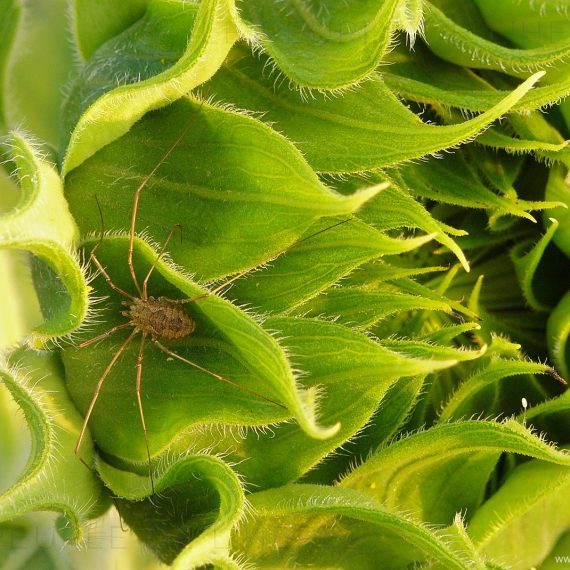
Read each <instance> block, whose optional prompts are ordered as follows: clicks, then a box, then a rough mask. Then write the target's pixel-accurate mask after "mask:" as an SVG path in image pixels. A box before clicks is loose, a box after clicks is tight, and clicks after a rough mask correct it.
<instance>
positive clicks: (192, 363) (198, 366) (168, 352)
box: [152, 338, 287, 409]
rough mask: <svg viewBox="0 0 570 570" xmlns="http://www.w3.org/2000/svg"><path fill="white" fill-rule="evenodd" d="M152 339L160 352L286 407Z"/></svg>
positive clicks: (267, 400)
mask: <svg viewBox="0 0 570 570" xmlns="http://www.w3.org/2000/svg"><path fill="white" fill-rule="evenodd" d="M152 341H153V342H154V344H156V346H158V348H160V350H162V352H164V353H165V354H167V355H168V356H172V357H173V358H177V359H178V360H180V361H182V362H184V363H186V364H189V365H190V366H193V367H194V368H197V369H198V370H201V371H202V372H206V374H209V375H210V376H213V377H214V378H216V380H220V381H222V382H225V383H226V384H229V385H230V386H233V387H234V388H238V389H239V390H243V391H244V392H248V393H249V394H253V395H254V396H257V397H258V398H261V399H262V400H265V401H266V402H269V403H270V404H275V405H276V406H279V407H280V408H284V409H287V408H286V407H285V406H284V405H283V404H280V403H279V402H276V401H275V400H271V399H270V398H266V397H265V396H264V395H263V394H260V393H259V392H256V391H255V390H252V389H251V388H246V387H245V386H241V385H240V384H236V383H235V382H232V381H231V380H228V379H227V378H225V377H224V376H220V375H219V374H216V373H215V372H212V371H211V370H208V369H207V368H204V367H203V366H200V365H199V364H196V363H195V362H192V361H191V360H188V359H187V358H184V357H183V356H180V355H179V354H176V352H173V351H172V350H170V349H169V348H167V347H166V346H164V345H163V344H162V343H161V342H160V341H158V340H157V339H156V338H153V339H152Z"/></svg>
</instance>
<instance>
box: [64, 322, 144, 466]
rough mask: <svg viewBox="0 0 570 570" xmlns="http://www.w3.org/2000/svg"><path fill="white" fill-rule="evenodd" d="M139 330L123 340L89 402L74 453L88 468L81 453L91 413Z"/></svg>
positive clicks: (135, 330)
mask: <svg viewBox="0 0 570 570" xmlns="http://www.w3.org/2000/svg"><path fill="white" fill-rule="evenodd" d="M138 332H139V331H138V330H137V329H134V330H133V332H132V333H131V334H130V335H129V337H128V338H127V340H125V342H123V344H122V345H121V347H120V348H119V350H117V352H116V353H115V356H113V358H112V359H111V362H109V364H108V365H107V368H105V372H103V374H102V375H101V378H99V382H97V388H95V394H93V398H92V399H91V403H90V404H89V408H88V409H87V414H85V419H84V420H83V425H82V426H81V431H80V432H79V437H78V438H77V443H76V444H75V450H74V453H75V456H76V457H77V458H78V459H79V460H80V461H81V463H83V465H85V466H86V467H87V468H88V469H91V467H89V465H87V463H85V461H84V460H83V458H82V457H81V454H80V448H81V443H82V442H83V437H84V436H85V430H86V429H87V424H88V423H89V419H90V418H91V414H92V412H93V408H94V407H95V403H96V402H97V398H99V394H100V393H101V387H102V386H103V382H104V381H105V378H107V376H108V375H109V372H111V369H112V368H113V366H115V364H116V363H117V360H119V358H120V356H121V354H123V352H124V351H125V348H127V345H128V344H129V342H131V340H133V337H134V336H135V335H136V334H137V333H138Z"/></svg>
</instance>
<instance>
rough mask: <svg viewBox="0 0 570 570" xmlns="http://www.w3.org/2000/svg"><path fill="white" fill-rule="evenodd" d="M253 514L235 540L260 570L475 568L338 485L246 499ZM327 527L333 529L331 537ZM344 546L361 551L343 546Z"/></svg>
mask: <svg viewBox="0 0 570 570" xmlns="http://www.w3.org/2000/svg"><path fill="white" fill-rule="evenodd" d="M249 498H250V501H251V503H252V506H253V508H254V513H255V515H254V516H253V517H251V518H250V519H248V520H247V521H246V522H245V523H244V524H243V525H242V526H241V527H240V532H239V534H237V533H236V534H235V535H234V537H233V539H232V544H233V545H234V548H236V549H237V550H238V551H240V552H243V554H244V555H245V556H246V558H247V559H248V560H250V561H252V562H254V563H255V564H256V565H257V566H259V567H261V568H263V567H268V568H270V567H280V566H282V563H283V553H284V552H286V553H287V560H288V562H289V563H290V564H291V563H293V564H295V565H296V567H298V568H311V567H312V568H314V567H315V565H317V566H318V567H321V568H334V567H336V568H338V567H340V568H363V569H367V570H368V569H370V570H372V569H374V568H408V567H413V566H417V565H418V564H421V563H426V562H428V561H429V562H430V568H433V569H434V570H443V569H447V570H451V569H452V568H457V569H461V570H464V569H465V568H477V569H478V570H483V568H484V566H483V565H482V564H481V563H480V562H478V561H477V562H475V561H473V560H469V559H468V558H467V556H466V553H465V548H464V546H463V545H460V546H459V547H457V546H458V545H457V543H456V542H455V540H449V536H448V535H445V534H443V533H439V532H437V531H434V530H430V529H428V528H427V527H425V526H423V525H422V524H421V523H418V522H415V521H413V520H411V519H410V518H409V517H407V516H406V515H401V514H398V513H397V512H394V511H392V510H390V509H387V508H386V507H384V506H381V505H379V504H377V503H374V502H372V501H370V499H369V498H367V497H366V495H364V494H362V493H359V492H357V491H354V490H352V489H347V488H342V487H324V486H319V485H289V486H286V487H280V488H277V489H271V490H268V491H263V492H260V493H254V494H252V495H250V497H249ZM331 529H335V530H334V533H331ZM347 543H348V544H353V545H358V548H347V546H346V545H347Z"/></svg>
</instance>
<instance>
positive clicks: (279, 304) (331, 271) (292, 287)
mask: <svg viewBox="0 0 570 570" xmlns="http://www.w3.org/2000/svg"><path fill="white" fill-rule="evenodd" d="M346 219H347V218H345V220H346ZM342 221H343V220H341V222H334V221H331V220H329V219H326V220H319V221H318V222H317V223H316V224H314V225H313V226H311V227H310V228H309V229H308V230H307V231H306V232H305V237H303V238H302V239H301V240H299V241H298V242H297V243H296V244H294V245H293V246H292V247H291V248H289V249H288V250H287V251H286V252H285V253H284V255H282V256H281V257H279V258H277V259H276V260H274V261H272V262H271V265H270V267H269V268H267V269H265V270H263V271H256V272H254V273H252V274H251V275H249V276H247V277H246V278H244V279H242V280H240V281H238V282H237V283H236V284H235V286H234V287H232V290H231V296H232V298H235V299H236V300H237V301H238V302H239V303H246V304H247V305H249V306H251V307H253V308H254V309H255V310H261V311H264V312H280V311H285V310H289V309H291V308H292V307H295V306H296V305H298V304H299V303H301V302H302V301H305V300H306V299H309V298H311V297H313V296H314V295H316V294H317V293H319V292H320V291H322V290H323V289H325V288H326V287H328V286H330V285H332V284H334V283H336V282H337V281H338V280H339V279H341V278H342V277H344V276H346V275H347V274H348V273H350V272H351V271H353V270H354V269H355V268H356V267H358V266H359V265H360V264H361V263H363V262H365V261H368V260H369V259H373V258H375V257H379V256H382V255H396V254H399V253H404V252H406V251H410V250H413V249H415V248H417V247H419V246H421V245H423V244H424V243H426V242H427V241H429V240H430V239H431V237H432V236H418V237H417V238H411V239H398V238H391V237H389V236H387V235H386V234H384V233H381V232H379V231H377V230H375V229H374V228H373V227H371V226H369V225H367V224H365V223H363V222H361V221H360V220H358V219H356V218H354V219H350V220H349V221H348V222H347V223H342ZM335 223H338V224H339V225H337V226H336V227H335V226H334V224H335ZM331 226H332V227H331ZM314 234H318V235H314ZM308 268H310V274H308V271H307V269H308ZM303 307H304V305H303ZM303 311H304V309H303V308H302V307H301V308H300V309H299V310H298V311H297V312H300V313H301V314H302V313H303Z"/></svg>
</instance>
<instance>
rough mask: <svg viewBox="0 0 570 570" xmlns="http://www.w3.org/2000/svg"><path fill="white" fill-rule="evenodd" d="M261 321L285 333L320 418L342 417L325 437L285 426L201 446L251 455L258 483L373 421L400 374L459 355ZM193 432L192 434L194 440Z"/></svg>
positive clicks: (296, 470) (303, 467)
mask: <svg viewBox="0 0 570 570" xmlns="http://www.w3.org/2000/svg"><path fill="white" fill-rule="evenodd" d="M264 326H265V327H267V328H269V329H270V330H273V331H275V334H277V335H279V336H280V337H283V340H282V341H281V343H282V344H283V345H284V346H285V348H286V350H287V351H288V353H289V354H290V355H291V356H290V358H291V359H292V361H293V362H294V363H296V364H297V365H298V366H300V367H301V370H302V371H303V372H304V373H305V374H304V375H301V379H300V383H301V385H302V386H303V387H305V388H306V389H309V390H317V391H318V392H319V393H321V394H322V396H321V401H320V405H319V421H320V422H321V423H324V424H325V425H331V424H333V423H336V422H339V423H340V429H339V431H338V433H337V434H334V435H333V436H331V437H330V438H329V439H327V440H322V441H317V440H312V439H311V438H308V437H307V436H306V434H304V433H303V432H302V431H301V430H300V429H299V428H298V426H296V425H294V424H283V425H279V426H276V427H274V428H272V429H271V430H267V431H262V432H259V431H258V432H255V431H249V432H247V434H246V436H245V439H243V440H240V439H238V440H237V441H236V439H237V438H236V436H235V435H234V434H228V435H227V436H226V437H225V439H220V436H219V434H215V436H213V435H209V436H208V437H207V438H206V439H205V440H204V443H203V445H204V446H208V445H215V446H216V449H219V450H220V451H222V450H227V449H232V453H231V455H230V458H232V459H235V460H236V461H239V460H240V459H241V458H242V457H243V456H244V455H247V457H248V458H249V459H248V461H246V462H243V463H240V465H239V467H238V469H239V471H240V473H242V474H243V475H244V476H245V477H246V479H247V480H248V481H250V482H255V484H256V485H258V487H262V488H267V487H273V486H276V485H280V484H284V483H288V482H291V481H294V480H296V479H297V478H298V477H300V476H301V475H303V474H304V473H306V472H307V471H308V470H309V469H310V468H311V467H312V466H313V465H315V464H316V463H317V462H319V461H320V460H321V459H323V457H325V456H326V455H327V454H328V453H330V452H331V451H332V450H333V449H335V448H337V447H338V446H339V445H341V444H342V443H343V442H345V441H346V440H347V439H348V438H350V437H352V436H353V435H354V434H355V433H356V432H358V430H360V429H361V428H362V427H363V426H364V424H366V422H367V421H368V420H369V419H370V416H371V415H372V414H373V413H374V411H375V410H376V408H377V406H378V403H379V402H380V400H381V399H382V396H383V395H384V394H385V392H386V390H387V389H388V388H389V387H390V386H391V385H392V384H393V383H394V381H395V380H397V379H398V378H401V377H403V376H413V375H421V374H426V373H428V372H429V371H432V370H437V369H442V368H447V367H449V366H452V365H453V364H455V363H456V361H457V360H456V359H452V358H448V356H449V355H447V354H446V355H445V358H443V357H441V356H440V355H439V354H437V351H436V353H435V354H434V355H433V358H431V359H421V358H408V357H406V356H405V355H404V356H401V355H399V354H396V353H394V352H393V351H390V350H387V349H385V348H383V347H382V346H380V345H379V344H378V343H376V342H374V341H372V340H370V339H369V338H368V337H366V336H365V335H363V334H361V333H358V332H356V331H353V330H350V329H347V328H345V327H343V326H341V325H337V324H334V323H330V322H326V321H318V320H313V319H300V318H287V317H272V318H270V319H267V320H266V321H265V323H264ZM194 437H196V436H191V438H190V440H191V441H192V440H193V439H194Z"/></svg>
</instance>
